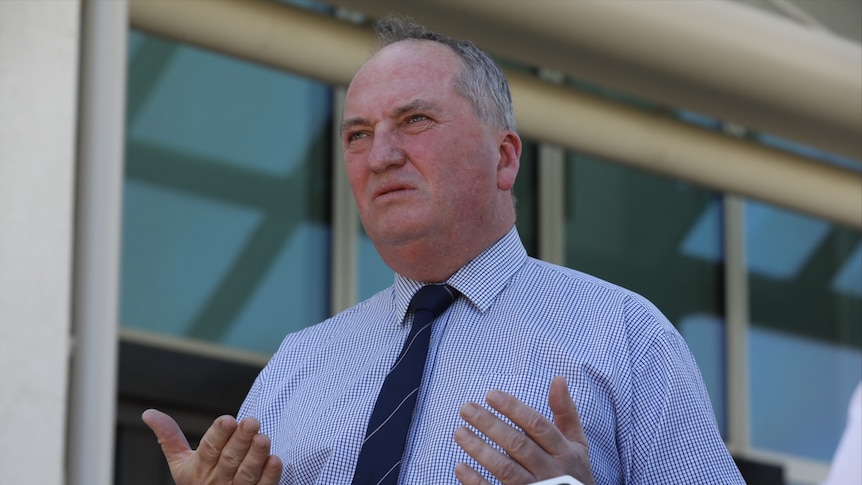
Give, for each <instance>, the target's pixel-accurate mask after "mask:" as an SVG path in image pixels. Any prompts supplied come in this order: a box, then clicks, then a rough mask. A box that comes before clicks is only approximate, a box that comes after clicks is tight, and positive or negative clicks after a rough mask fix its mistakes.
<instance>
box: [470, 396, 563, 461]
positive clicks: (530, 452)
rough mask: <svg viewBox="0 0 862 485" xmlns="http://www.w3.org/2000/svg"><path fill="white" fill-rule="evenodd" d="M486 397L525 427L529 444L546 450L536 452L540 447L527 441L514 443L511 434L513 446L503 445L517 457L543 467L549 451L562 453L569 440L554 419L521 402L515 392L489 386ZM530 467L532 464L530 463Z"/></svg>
mask: <svg viewBox="0 0 862 485" xmlns="http://www.w3.org/2000/svg"><path fill="white" fill-rule="evenodd" d="M486 400H487V401H488V404H489V405H490V406H491V407H492V408H494V409H495V410H497V411H498V412H499V413H500V414H502V415H503V416H506V417H507V418H509V419H510V420H512V422H513V423H515V424H516V425H517V426H518V427H520V428H521V429H522V430H523V431H524V433H525V434H526V436H527V437H529V438H530V439H529V440H526V441H527V442H528V443H529V444H533V445H536V446H538V447H541V449H542V450H544V451H545V452H546V453H538V451H539V450H536V449H534V448H532V447H530V446H527V445H525V446H522V447H517V445H518V444H519V442H518V440H517V439H516V438H512V439H513V440H514V442H513V445H511V446H512V450H510V449H509V448H507V447H504V449H505V450H506V452H508V453H509V454H510V455H512V456H513V457H514V458H515V459H516V460H518V461H520V462H521V463H530V464H531V465H533V464H535V465H536V466H538V467H543V466H545V465H548V464H550V463H551V462H552V461H553V460H552V459H551V457H550V456H548V455H552V456H561V455H564V454H565V453H566V452H567V451H568V443H567V442H566V439H565V437H564V436H563V435H562V433H561V432H560V430H558V429H557V427H556V426H555V425H554V423H552V422H551V421H550V420H549V419H548V418H546V417H545V416H543V415H542V414H541V413H540V412H538V411H536V410H535V409H533V408H531V407H530V406H528V405H526V404H524V403H523V402H521V401H520V400H519V399H518V398H516V397H515V396H513V395H511V394H509V393H507V392H503V391H500V390H498V389H492V390H491V391H488V394H487V396H486ZM495 441H496V440H495ZM537 458H539V459H537ZM541 458H544V460H541ZM524 460H527V461H524ZM530 468H534V467H533V466H531V467H530Z"/></svg>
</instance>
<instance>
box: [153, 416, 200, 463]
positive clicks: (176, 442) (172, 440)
mask: <svg viewBox="0 0 862 485" xmlns="http://www.w3.org/2000/svg"><path fill="white" fill-rule="evenodd" d="M141 419H142V420H143V421H144V423H146V425H147V426H148V427H149V428H150V429H151V430H152V431H153V434H155V435H156V439H157V440H158V441H159V445H161V447H162V453H164V454H165V458H167V459H168V462H173V461H177V460H179V459H181V458H183V457H185V456H186V455H188V454H189V453H191V451H192V450H191V447H190V446H189V442H188V440H187V439H186V436H185V435H184V434H183V432H182V430H181V429H180V426H179V425H178V424H177V422H176V421H174V418H172V417H170V416H168V415H167V414H165V413H163V412H161V411H157V410H155V409H147V410H146V411H144V413H143V414H141Z"/></svg>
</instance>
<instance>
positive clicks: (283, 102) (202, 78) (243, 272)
mask: <svg viewBox="0 0 862 485" xmlns="http://www.w3.org/2000/svg"><path fill="white" fill-rule="evenodd" d="M128 74H129V78H128V108H127V113H128V115H127V116H128V118H127V138H126V178H125V185H124V191H125V193H124V207H123V248H122V290H121V307H120V313H121V317H120V318H121V323H122V325H124V326H126V327H131V328H137V329H142V330H147V331H152V332H158V333H163V334H167V335H174V336H183V337H190V338H195V339H201V340H205V341H209V342H213V343H218V344H223V345H227V346H231V347H237V348H241V349H246V350H252V351H259V352H264V353H270V352H273V351H274V350H275V349H276V348H277V346H278V344H279V343H280V341H281V339H282V338H283V337H284V335H285V334H287V333H288V332H290V331H293V330H297V329H299V328H302V327H305V326H307V325H310V324H313V323H316V322H318V321H320V320H322V319H323V318H325V317H326V316H327V315H328V301H327V296H328V294H329V281H328V278H329V276H328V275H329V272H328V266H329V243H330V215H329V214H330V208H329V206H330V202H329V201H330V192H329V191H330V173H329V165H330V164H329V161H328V160H329V146H330V126H331V94H330V89H329V87H327V86H325V85H321V84H319V83H315V82H312V81H310V80H307V79H303V78H300V77H297V76H293V75H290V74H286V73H283V72H280V71H276V70H272V69H269V68H265V67H261V66H258V65H255V64H250V63H247V62H243V61H239V60H236V59H233V58H229V57H225V56H221V55H217V54H214V53H212V52H209V51H205V50H202V49H198V48H195V47H191V46H187V45H182V44H176V43H173V42H169V41H166V40H164V39H160V38H157V37H152V36H149V35H144V34H141V33H137V32H132V33H130V38H129V66H128Z"/></svg>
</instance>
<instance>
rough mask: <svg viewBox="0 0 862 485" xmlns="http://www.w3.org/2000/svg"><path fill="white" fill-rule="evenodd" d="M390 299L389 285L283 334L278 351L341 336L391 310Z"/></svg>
mask: <svg viewBox="0 0 862 485" xmlns="http://www.w3.org/2000/svg"><path fill="white" fill-rule="evenodd" d="M392 299H393V288H392V287H391V286H390V287H388V288H385V289H383V290H380V291H379V292H377V293H376V294H374V295H372V296H371V297H369V298H367V299H365V300H362V301H360V302H359V303H356V304H355V305H353V306H351V307H349V308H346V309H344V310H342V311H340V312H338V313H336V314H334V315H332V316H330V317H328V318H326V319H325V320H323V321H321V322H318V323H315V324H314V325H310V326H308V327H305V328H303V329H301V330H297V331H296V332H292V333H289V334H288V335H287V336H285V338H284V341H283V342H282V344H281V347H280V348H279V351H278V353H283V352H284V351H286V350H288V349H291V348H304V347H306V346H308V345H314V346H320V345H321V344H322V343H324V342H326V341H328V340H331V339H333V338H338V337H340V336H342V335H343V334H344V333H345V332H349V331H355V330H356V328H357V326H358V325H362V323H363V322H373V321H374V319H375V318H379V317H380V315H384V314H385V313H386V312H389V311H391V308H392Z"/></svg>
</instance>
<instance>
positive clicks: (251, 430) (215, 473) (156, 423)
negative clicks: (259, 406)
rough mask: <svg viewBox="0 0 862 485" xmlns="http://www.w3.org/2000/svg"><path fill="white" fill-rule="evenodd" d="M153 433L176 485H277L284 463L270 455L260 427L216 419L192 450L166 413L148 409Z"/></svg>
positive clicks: (147, 419) (251, 420)
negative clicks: (196, 446)
mask: <svg viewBox="0 0 862 485" xmlns="http://www.w3.org/2000/svg"><path fill="white" fill-rule="evenodd" d="M141 418H142V419H143V420H144V423H146V424H147V426H149V427H150V429H151V430H153V433H155V435H156V438H158V440H159V444H160V445H161V447H162V452H163V453H164V454H165V458H167V460H168V466H169V467H170V470H171V475H173V477H174V481H175V482H177V485H209V484H211V485H215V484H219V485H229V484H230V485H240V484H242V485H246V484H256V485H277V484H278V481H279V479H280V478H281V468H282V464H281V459H279V458H278V457H277V456H275V455H270V453H269V448H270V441H269V438H268V437H267V436H265V435H262V434H260V433H259V432H258V431H260V423H258V421H257V420H256V419H254V418H245V419H243V420H242V421H241V422H240V423H239V424H237V422H236V419H234V418H233V417H232V416H221V417H219V418H218V419H216V420H215V421H214V422H213V424H212V426H210V428H209V429H208V430H207V432H206V434H204V437H203V438H202V439H201V442H200V446H198V448H197V449H196V450H192V449H191V447H190V446H189V442H188V440H186V437H185V435H184V434H183V432H182V430H180V427H179V425H178V424H177V422H176V421H174V419H173V418H171V417H170V416H168V415H167V414H165V413H162V412H160V411H156V410H155V409H148V410H146V411H144V414H143V415H142V416H141Z"/></svg>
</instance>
